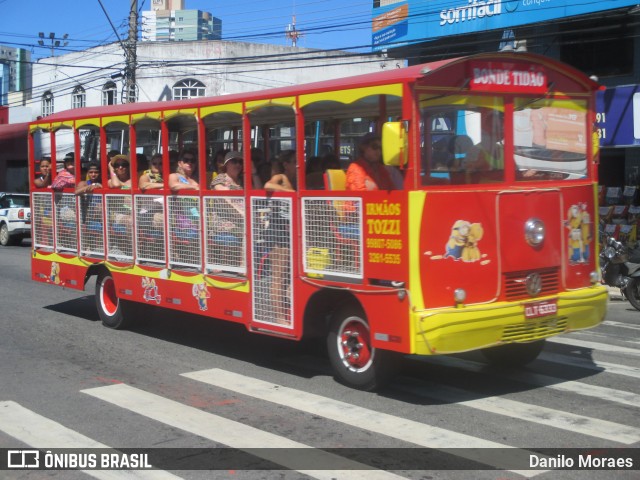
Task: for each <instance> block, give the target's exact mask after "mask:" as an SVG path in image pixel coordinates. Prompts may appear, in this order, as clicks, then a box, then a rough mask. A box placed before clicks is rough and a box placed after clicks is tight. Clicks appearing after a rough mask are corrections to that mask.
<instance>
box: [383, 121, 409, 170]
mask: <svg viewBox="0 0 640 480" xmlns="http://www.w3.org/2000/svg"><path fill="white" fill-rule="evenodd" d="M406 130H407V129H406V124H405V122H386V123H385V124H384V125H382V159H383V160H384V164H385V165H390V166H393V167H400V166H403V165H406V163H407V131H406Z"/></svg>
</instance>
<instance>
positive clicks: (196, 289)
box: [191, 282, 211, 312]
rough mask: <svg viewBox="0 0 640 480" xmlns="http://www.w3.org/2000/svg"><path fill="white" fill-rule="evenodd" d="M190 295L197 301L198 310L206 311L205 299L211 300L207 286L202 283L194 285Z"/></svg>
mask: <svg viewBox="0 0 640 480" xmlns="http://www.w3.org/2000/svg"><path fill="white" fill-rule="evenodd" d="M191 293H192V294H193V296H194V297H195V298H196V299H197V300H198V308H200V310H201V311H203V312H205V311H206V310H207V308H208V307H207V299H209V298H211V295H210V294H209V290H208V289H207V285H206V284H205V283H204V282H203V283H196V284H194V285H193V288H192V289H191Z"/></svg>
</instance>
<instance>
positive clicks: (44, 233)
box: [31, 192, 53, 250]
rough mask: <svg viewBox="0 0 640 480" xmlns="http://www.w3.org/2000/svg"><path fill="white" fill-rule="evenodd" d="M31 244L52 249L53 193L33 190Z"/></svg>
mask: <svg viewBox="0 0 640 480" xmlns="http://www.w3.org/2000/svg"><path fill="white" fill-rule="evenodd" d="M31 221H32V222H33V245H34V246H35V247H37V248H50V249H52V250H53V194H52V193H49V192H42V193H40V192H34V193H33V198H32V200H31Z"/></svg>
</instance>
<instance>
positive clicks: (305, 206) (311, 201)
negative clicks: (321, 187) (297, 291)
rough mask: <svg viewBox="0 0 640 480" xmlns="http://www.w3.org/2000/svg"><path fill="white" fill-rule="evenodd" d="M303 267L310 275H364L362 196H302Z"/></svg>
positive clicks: (351, 276) (350, 276) (358, 276)
mask: <svg viewBox="0 0 640 480" xmlns="http://www.w3.org/2000/svg"><path fill="white" fill-rule="evenodd" d="M302 221H303V223H302V225H303V231H304V238H303V262H302V264H303V269H304V272H305V273H306V274H307V275H309V276H339V277H346V278H358V279H362V278H363V272H362V254H363V249H362V244H363V235H362V232H363V228H362V199H360V198H352V197H340V198H335V197H333V198H329V197H313V198H304V199H302Z"/></svg>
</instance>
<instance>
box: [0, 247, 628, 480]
mask: <svg viewBox="0 0 640 480" xmlns="http://www.w3.org/2000/svg"><path fill="white" fill-rule="evenodd" d="M29 254H30V251H29V247H28V245H25V246H22V247H8V248H0V269H1V271H0V278H1V280H0V298H2V301H1V303H0V312H1V313H0V448H13V449H15V448H28V447H37V448H65V447H66V448H90V447H94V448H103V447H104V448H106V447H114V448H119V449H122V448H133V449H140V448H165V449H198V448H204V449H209V448H212V447H225V446H226V447H234V448H239V449H247V448H258V449H259V450H257V451H253V453H254V454H255V455H254V456H252V457H250V459H249V461H247V460H246V458H243V462H244V463H242V462H241V463H240V465H245V466H247V468H248V467H249V466H252V465H253V466H255V465H258V466H259V465H260V462H262V461H266V460H269V461H275V462H276V463H278V464H279V465H285V466H287V467H288V468H291V470H270V471H261V470H255V471H251V470H241V469H239V468H230V467H229V465H227V464H225V462H224V461H223V460H224V459H220V458H217V459H216V460H215V461H216V462H219V463H216V465H222V466H223V467H224V468H223V469H222V470H217V471H215V472H211V471H197V470H183V469H178V468H172V469H171V471H170V472H168V471H165V470H153V471H143V470H136V471H132V472H123V471H115V470H90V471H57V472H56V471H48V472H45V471H37V472H35V471H34V472H25V471H15V470H13V471H0V478H2V479H4V478H7V479H11V480H13V479H23V478H24V479H32V478H60V479H68V478H69V479H87V478H109V479H120V478H122V479H124V478H152V479H156V478H158V479H159V478H176V477H178V478H185V479H200V478H230V479H231V478H233V479H239V478H240V479H244V478H247V479H256V478H269V479H270V478H284V479H298V478H321V479H325V478H326V479H331V478H340V479H343V478H344V479H351V478H367V479H373V478H411V479H422V478H433V479H459V478H474V479H495V480H497V479H505V478H514V479H515V478H528V477H535V478H538V479H542V480H550V479H558V478H559V479H578V478H579V479H601V478H602V479H605V478H611V476H612V474H613V473H612V472H611V471H587V472H584V471H582V472H580V471H563V472H559V471H546V470H547V469H544V468H541V469H539V470H537V471H531V470H530V471H514V470H517V469H516V468H513V469H512V470H507V471H492V470H482V471H476V470H467V471H461V470H456V469H460V468H472V469H473V468H476V467H477V468H480V464H478V463H477V462H478V461H481V462H482V463H483V464H485V468H486V465H487V464H488V465H492V464H496V463H499V462H500V459H495V458H494V457H493V455H494V454H495V455H499V454H501V453H503V451H502V450H455V451H454V452H453V454H454V455H453V456H443V455H440V456H436V455H433V456H432V457H428V456H427V454H428V453H427V452H422V453H424V455H425V456H427V458H428V459H432V460H433V461H434V462H438V463H437V464H438V465H439V466H441V467H443V470H437V471H434V470H425V469H419V470H406V469H402V468H397V469H394V470H393V471H391V472H384V471H375V470H374V471H364V472H363V471H358V470H356V469H353V468H354V467H353V465H352V464H350V465H344V460H342V458H343V457H340V456H336V453H337V452H335V451H329V452H323V451H320V450H319V448H325V449H332V448H350V449H354V448H363V449H366V448H381V449H384V450H383V451H377V450H364V451H363V452H364V454H367V452H375V453H376V454H377V455H381V458H382V459H383V460H381V461H384V462H396V463H392V464H393V465H394V466H396V467H397V466H398V465H397V464H398V463H401V464H402V465H409V464H407V463H403V462H402V458H403V457H402V455H403V454H406V453H407V452H409V453H411V451H410V450H406V448H415V447H426V448H438V449H447V448H464V447H466V448H474V449H478V448H481V449H488V448H498V449H500V448H504V447H512V448H516V450H514V451H512V452H511V453H510V454H511V455H520V454H524V455H528V454H529V450H533V449H536V448H543V447H544V448H563V449H564V448H581V449H593V450H595V449H601V448H618V447H624V448H627V447H632V448H633V447H635V448H637V447H638V446H640V415H638V413H640V382H639V379H640V348H639V347H640V312H637V311H635V310H633V309H632V308H631V307H630V305H629V304H628V303H626V302H623V301H620V300H613V301H611V303H610V314H609V316H608V319H607V321H606V322H605V323H604V324H603V325H601V326H600V327H598V328H597V329H594V330H591V331H588V332H582V333H574V334H570V335H567V336H565V337H562V338H559V339H557V340H554V341H551V342H548V345H547V347H546V348H545V351H544V353H543V354H542V355H541V357H540V359H538V360H536V361H535V362H534V363H532V364H531V365H530V366H529V367H528V368H527V369H525V370H519V371H507V370H496V369H490V368H488V367H486V366H485V365H484V364H483V363H482V362H481V358H480V356H479V355H477V354H475V353H472V354H467V355H462V356H456V357H446V358H445V357H442V358H440V357H438V358H429V359H421V360H416V359H408V360H407V361H406V362H405V365H404V368H403V369H402V372H401V373H400V375H399V376H398V377H397V379H396V380H395V381H394V382H393V383H392V384H391V385H390V387H389V388H388V389H386V390H384V391H382V392H379V393H366V392H359V391H356V390H352V389H349V388H346V387H343V386H341V385H339V384H337V383H336V382H335V381H334V380H333V378H332V377H331V372H330V368H329V364H328V361H327V360H326V359H325V358H324V356H323V352H322V349H321V348H319V347H318V346H317V345H316V344H312V343H301V344H298V343H291V342H287V341H285V340H280V339H273V338H269V337H263V336H257V335H252V334H248V333H246V332H245V331H244V330H243V329H242V328H239V327H238V326H235V325H226V324H224V323H213V324H212V323H211V322H209V321H206V320H203V319H200V318H198V317H193V316H188V315H180V314H176V313H172V312H164V311H161V310H158V309H153V308H151V309H149V310H147V311H146V313H145V315H144V318H142V319H141V321H140V322H139V324H138V325H137V326H136V327H135V328H133V329H132V330H131V331H114V330H109V329H106V328H104V327H102V325H101V324H100V322H99V321H98V317H97V313H96V311H95V308H94V298H93V295H92V288H93V285H92V284H90V285H88V289H87V292H77V291H71V290H63V289H61V288H57V287H53V286H49V285H43V284H38V283H35V282H32V281H31V280H30V275H29ZM267 447H268V448H273V449H278V448H282V449H283V450H266V449H265V448H267ZM304 447H314V448H311V449H303V448H304ZM294 448H295V449H301V450H293V449H294ZM391 448H400V449H405V450H390V449H391ZM167 452H168V453H167V455H173V456H175V455H177V456H182V457H187V458H183V461H185V462H190V463H188V464H189V465H191V466H192V467H193V466H194V465H198V466H199V465H205V463H203V462H205V461H207V459H206V458H204V457H203V456H202V455H200V456H198V455H196V454H197V453H199V451H198V450H167ZM385 452H387V453H385ZM389 452H390V453H389ZM478 452H479V453H478ZM344 453H345V454H346V451H345V452H344ZM350 453H353V452H350ZM360 453H362V452H360ZM233 454H234V455H238V453H237V452H234V453H233ZM190 455H193V456H192V457H189V456H190ZM274 455H275V456H276V457H273V456H274ZM385 455H387V457H385ZM636 455H637V454H636ZM260 457H266V460H265V459H264V458H260ZM234 458H241V457H233V458H232V460H233V459H234ZM1 460H2V459H0V461H1ZM172 461H174V462H177V461H178V460H177V459H176V458H173V457H172ZM409 461H412V462H414V463H413V464H412V466H413V467H414V468H417V467H418V466H421V465H416V463H418V462H416V457H415V456H413V457H410V458H409ZM256 462H257V463H256ZM231 463H232V464H233V461H232V462H231ZM318 464H320V465H322V466H326V465H331V466H333V467H334V468H335V471H331V470H318V469H316V468H314V466H317V465H318ZM432 464H433V463H429V465H432ZM171 465H183V464H178V463H172V464H171ZM207 465H209V464H207ZM234 465H235V464H234ZM636 468H638V464H637V463H636ZM616 475H617V478H628V479H631V478H638V477H639V471H638V470H635V471H633V472H629V471H627V472H621V473H619V474H616Z"/></svg>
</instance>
